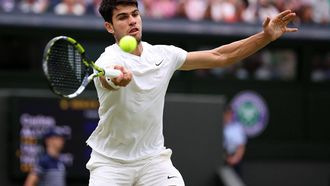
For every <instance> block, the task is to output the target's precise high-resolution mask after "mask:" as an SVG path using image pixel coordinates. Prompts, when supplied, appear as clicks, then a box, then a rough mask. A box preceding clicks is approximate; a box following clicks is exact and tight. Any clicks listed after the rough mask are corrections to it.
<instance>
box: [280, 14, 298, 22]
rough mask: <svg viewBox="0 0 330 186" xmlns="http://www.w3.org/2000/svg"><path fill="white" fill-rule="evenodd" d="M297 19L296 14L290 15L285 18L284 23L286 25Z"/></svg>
mask: <svg viewBox="0 0 330 186" xmlns="http://www.w3.org/2000/svg"><path fill="white" fill-rule="evenodd" d="M295 18H296V13H290V14H288V15H286V16H285V17H283V19H282V21H283V22H285V23H289V22H291V21H293V20H294V19H295Z"/></svg>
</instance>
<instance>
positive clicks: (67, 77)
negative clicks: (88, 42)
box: [47, 40, 88, 95]
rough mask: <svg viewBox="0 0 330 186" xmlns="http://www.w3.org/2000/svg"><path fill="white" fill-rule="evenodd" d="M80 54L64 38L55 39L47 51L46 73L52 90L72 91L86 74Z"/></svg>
mask: <svg viewBox="0 0 330 186" xmlns="http://www.w3.org/2000/svg"><path fill="white" fill-rule="evenodd" d="M82 60H83V58H82V55H81V54H80V53H79V52H78V51H77V50H76V49H75V47H74V46H73V45H71V44H70V43H68V42H67V41H65V40H58V41H56V42H55V43H54V44H53V45H52V47H51V48H50V50H49V52H48V64H47V65H48V75H49V80H50V83H51V86H52V87H53V89H54V91H56V92H58V93H60V94H62V95H69V94H72V93H74V92H75V91H76V90H77V89H78V88H79V87H80V86H81V84H82V82H83V81H84V79H85V77H86V75H87V74H88V68H87V67H86V66H85V65H84V64H83V62H82Z"/></svg>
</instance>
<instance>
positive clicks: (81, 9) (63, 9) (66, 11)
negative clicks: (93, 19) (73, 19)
mask: <svg viewBox="0 0 330 186" xmlns="http://www.w3.org/2000/svg"><path fill="white" fill-rule="evenodd" d="M54 12H55V14H57V15H77V16H80V15H83V14H85V12H86V7H85V2H83V1H82V0H62V1H61V2H60V3H58V4H57V5H55V7H54Z"/></svg>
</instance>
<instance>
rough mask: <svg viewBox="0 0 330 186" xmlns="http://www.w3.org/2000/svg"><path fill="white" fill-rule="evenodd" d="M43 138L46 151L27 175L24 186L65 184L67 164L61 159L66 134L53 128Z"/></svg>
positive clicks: (62, 185) (63, 185) (60, 185)
mask: <svg viewBox="0 0 330 186" xmlns="http://www.w3.org/2000/svg"><path fill="white" fill-rule="evenodd" d="M43 138H44V139H43V141H44V145H45V152H44V153H43V154H42V155H41V156H40V157H39V160H38V162H37V164H36V165H35V166H34V167H33V170H32V171H31V172H30V173H29V175H28V176H27V178H26V180H25V183H24V186H36V185H45V186H46V185H47V186H52V185H53V186H65V185H66V184H65V176H66V175H65V174H66V171H65V165H64V163H63V162H61V161H60V160H59V157H60V154H61V151H62V149H63V147H64V144H65V135H64V134H63V133H62V132H60V131H59V130H57V129H56V128H52V129H50V130H49V131H47V132H46V134H45V135H44V137H43Z"/></svg>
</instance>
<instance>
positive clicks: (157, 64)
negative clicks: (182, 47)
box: [155, 59, 164, 67]
mask: <svg viewBox="0 0 330 186" xmlns="http://www.w3.org/2000/svg"><path fill="white" fill-rule="evenodd" d="M163 61H164V59H162V60H161V61H160V62H159V63H155V65H156V66H157V67H158V66H159V65H161V64H162V63H163Z"/></svg>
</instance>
